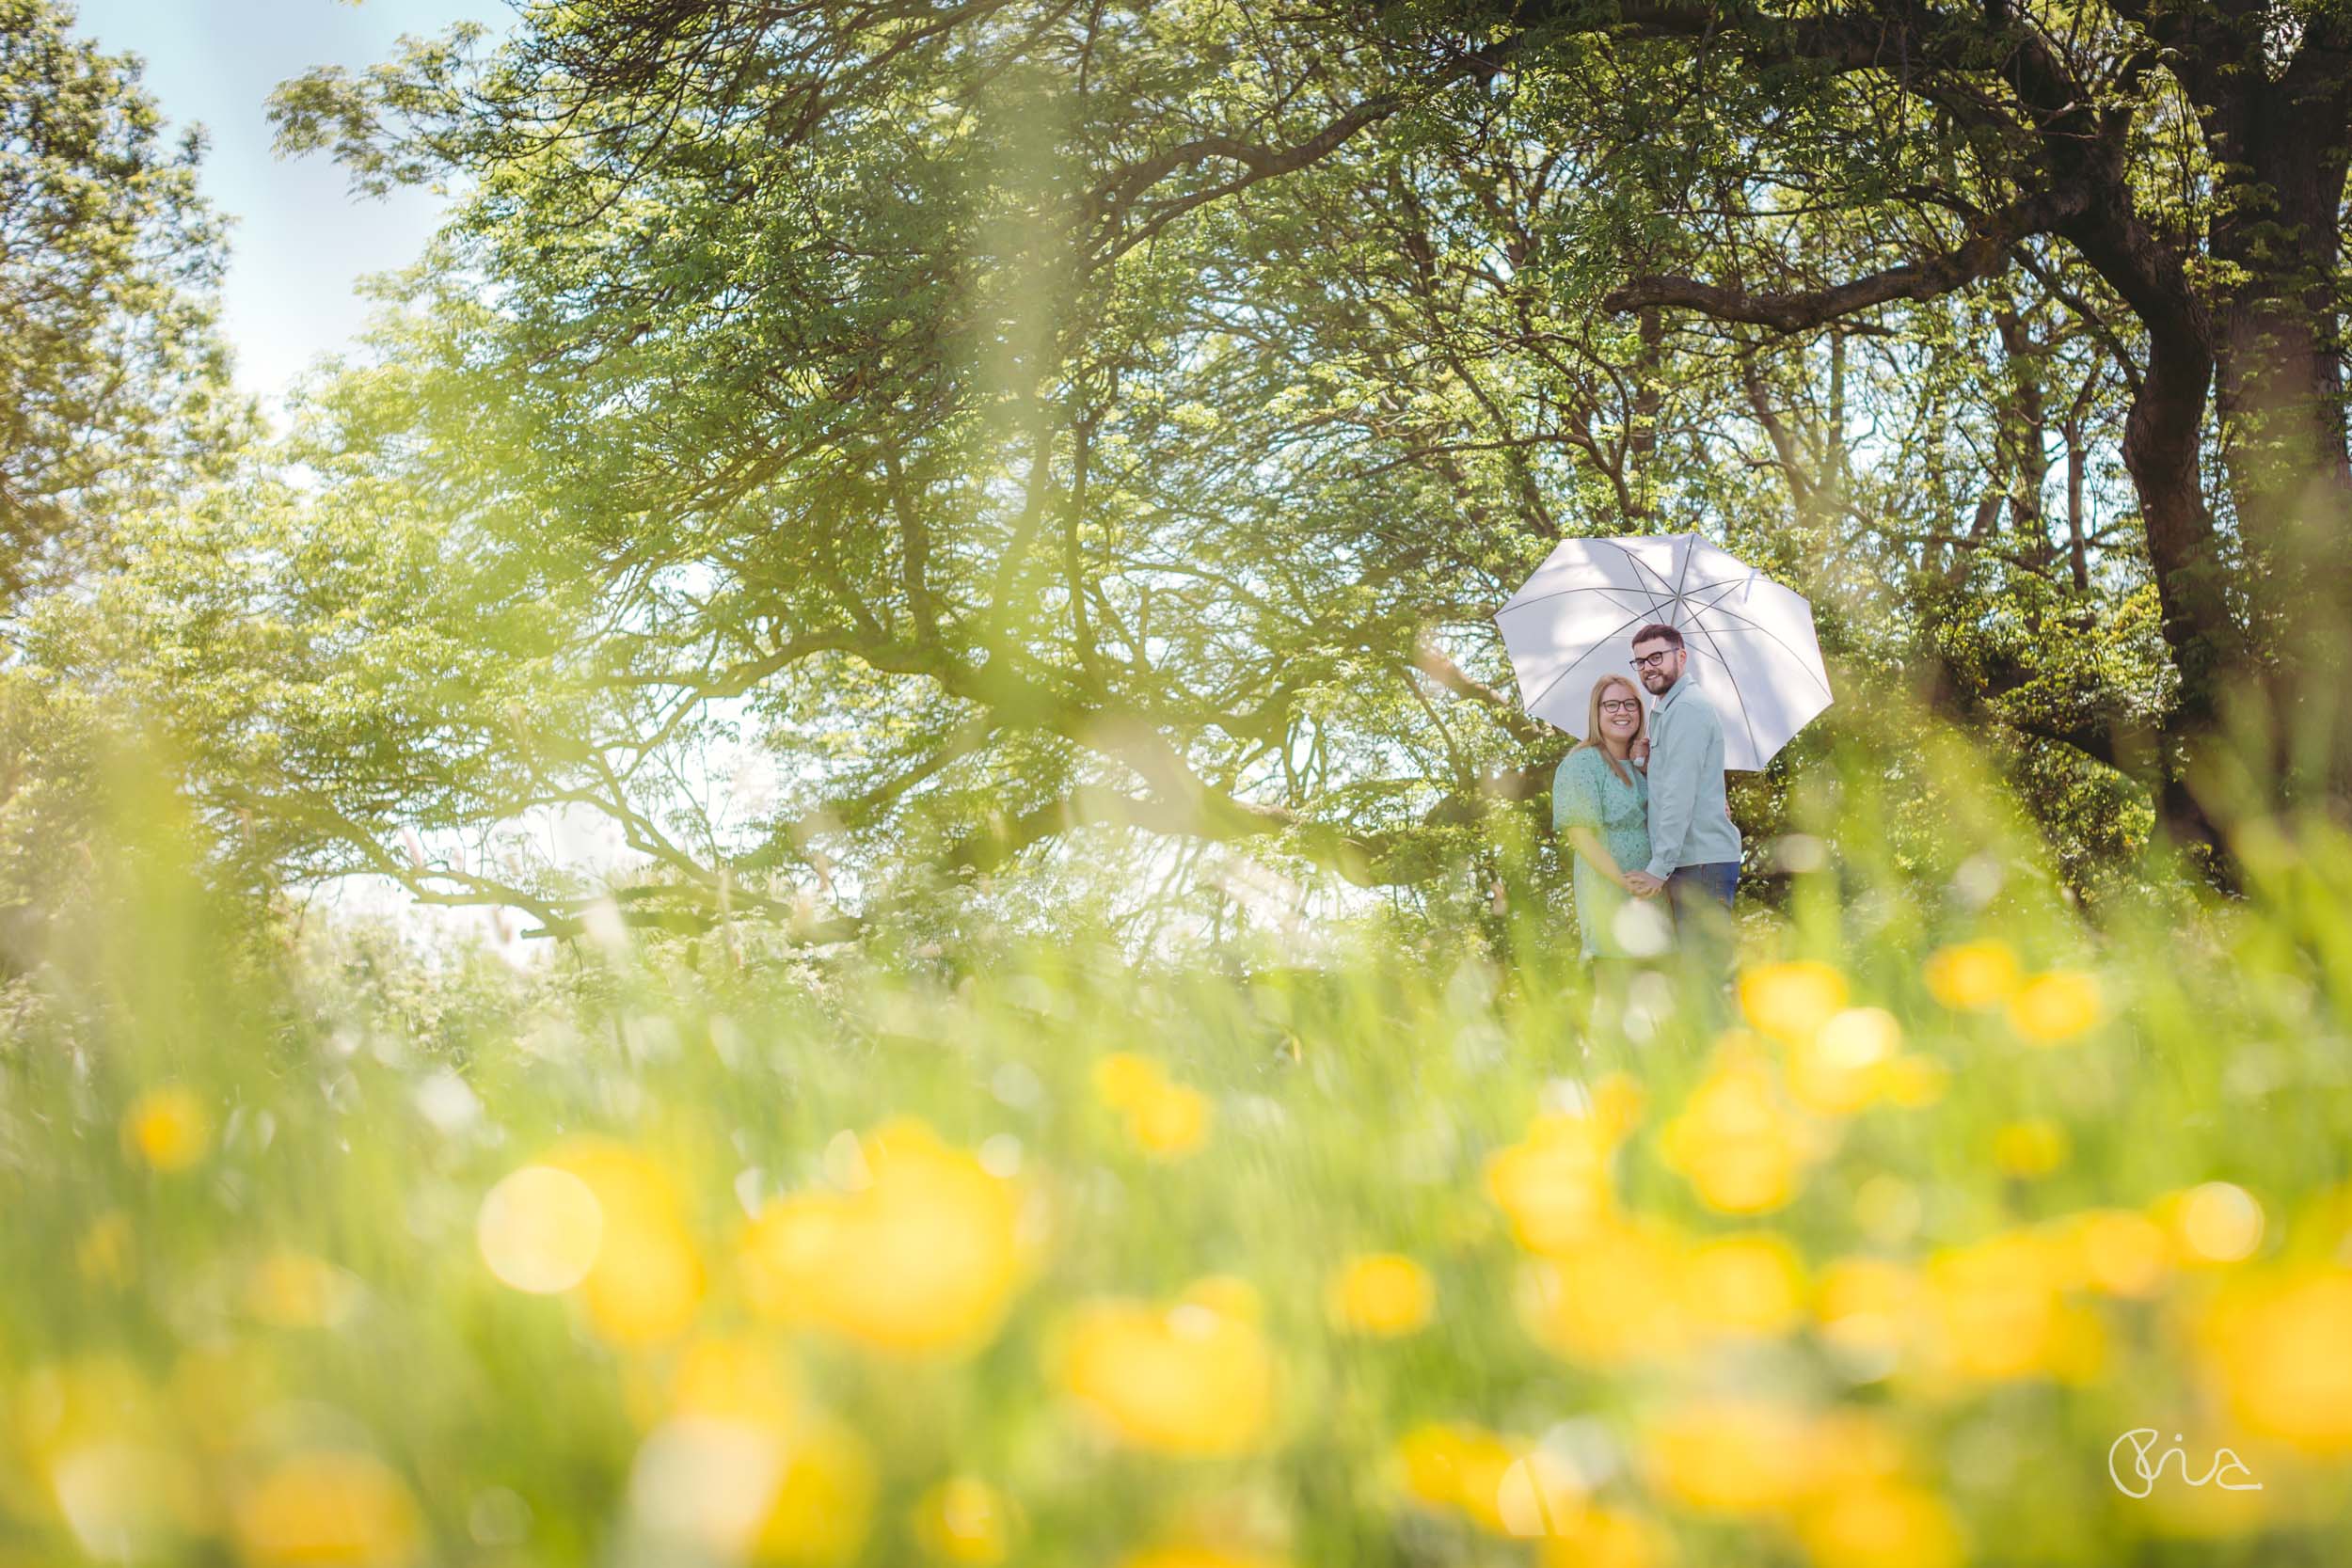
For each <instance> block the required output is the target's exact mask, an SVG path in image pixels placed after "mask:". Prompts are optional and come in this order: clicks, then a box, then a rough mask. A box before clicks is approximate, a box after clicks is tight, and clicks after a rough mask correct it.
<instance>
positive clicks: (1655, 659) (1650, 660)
mask: <svg viewBox="0 0 2352 1568" xmlns="http://www.w3.org/2000/svg"><path fill="white" fill-rule="evenodd" d="M1673 652H1674V650H1673V649H1672V648H1661V649H1659V650H1658V651H1657V652H1656V653H1654V654H1637V655H1635V656H1634V657H1633V659H1632V664H1633V668H1635V669H1636V670H1655V669H1657V668H1658V667H1659V666H1660V665H1661V664H1663V663H1665V662H1666V656H1667V655H1668V654H1670V653H1673Z"/></svg>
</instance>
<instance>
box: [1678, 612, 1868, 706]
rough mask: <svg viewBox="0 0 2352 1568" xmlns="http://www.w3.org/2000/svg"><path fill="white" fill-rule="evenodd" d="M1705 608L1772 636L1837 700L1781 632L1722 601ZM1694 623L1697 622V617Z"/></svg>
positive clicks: (1831, 699)
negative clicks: (1727, 606)
mask: <svg viewBox="0 0 2352 1568" xmlns="http://www.w3.org/2000/svg"><path fill="white" fill-rule="evenodd" d="M1705 608H1706V609H1708V610H1713V611H1714V612H1715V613H1716V614H1718V615H1727V616H1729V617H1730V618H1731V619H1732V620H1735V621H1737V622H1739V623H1740V625H1741V626H1748V627H1751V628H1753V629H1754V630H1755V631H1756V634H1757V635H1758V636H1762V637H1769V638H1771V639H1772V641H1773V643H1774V644H1775V645H1776V646H1777V647H1778V648H1779V649H1780V651H1781V652H1782V653H1785V654H1787V655H1788V657H1790V658H1791V659H1793V660H1795V661H1796V665H1797V668H1799V669H1801V670H1803V671H1804V673H1806V674H1808V675H1812V676H1813V680H1814V683H1815V684H1816V685H1818V686H1820V689H1821V695H1822V696H1824V697H1827V698H1828V699H1829V700H1830V701H1831V702H1833V703H1834V702H1836V700H1837V693H1836V692H1835V691H1832V690H1831V689H1829V682H1828V681H1827V680H1826V679H1824V678H1823V677H1821V676H1820V675H1818V674H1815V673H1814V670H1813V666H1812V665H1811V664H1810V663H1808V662H1806V660H1805V657H1804V655H1803V654H1802V653H1799V652H1798V651H1797V650H1796V649H1794V648H1792V647H1790V646H1789V645H1788V643H1787V642H1786V641H1783V640H1782V638H1781V635H1780V633H1778V632H1776V631H1774V630H1773V629H1772V627H1770V626H1766V625H1764V623H1762V622H1761V621H1755V620H1751V619H1749V618H1748V617H1747V616H1745V615H1742V614H1740V612H1739V611H1738V610H1725V609H1724V607H1723V605H1722V604H1721V603H1720V602H1717V603H1712V604H1708V605H1707V606H1706V607H1705ZM1692 624H1693V625H1696V624H1697V623H1696V621H1695V619H1694V620H1693V622H1692Z"/></svg>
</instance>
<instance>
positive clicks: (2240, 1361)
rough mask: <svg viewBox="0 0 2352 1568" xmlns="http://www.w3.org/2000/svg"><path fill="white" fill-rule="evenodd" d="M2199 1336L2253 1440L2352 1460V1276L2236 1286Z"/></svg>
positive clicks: (2261, 1278) (2209, 1366) (2282, 1276)
mask: <svg viewBox="0 0 2352 1568" xmlns="http://www.w3.org/2000/svg"><path fill="white" fill-rule="evenodd" d="M2196 1334H2197V1339H2198V1343H2199V1345H2200V1347H2201V1358H2202V1362H2203V1370H2204V1372H2205V1375H2206V1377H2207V1379H2208V1380H2209V1381H2210V1382H2211V1383H2212V1384H2213V1385H2215V1386H2217V1388H2218V1389H2219V1391H2220V1393H2221V1395H2222V1397H2223V1399H2224V1400H2226V1401H2227V1402H2228V1404H2229V1408H2230V1412H2231V1414H2232V1415H2233V1416H2234V1417H2236V1418H2237V1419H2238V1420H2239V1421H2241V1422H2243V1423H2244V1424H2245V1426H2246V1427H2247V1429H2248V1430H2249V1431H2251V1432H2254V1433H2260V1434H2262V1435H2264V1436H2266V1437H2274V1438H2277V1439H2278V1440H2280V1442H2283V1443H2287V1444H2290V1445H2292V1446H2293V1447H2295V1448H2296V1449H2302V1450H2303V1451H2304V1452H2306V1453H2312V1454H2325V1455H2342V1454H2347V1453H2352V1354H2346V1351H2345V1347H2346V1346H2352V1269H2346V1268H2343V1267H2310V1268H2296V1269H2292V1270H2280V1271H2276V1272H2271V1273H2265V1274H2264V1275H2258V1276H2255V1277H2251V1278H2247V1279H2242V1280H2239V1281H2235V1282H2233V1284H2232V1285H2230V1286H2229V1287H2227V1288H2226V1289H2225V1290H2224V1291H2223V1292H2222V1293H2221V1295H2220V1296H2219V1297H2218V1298H2217V1300H2216V1301H2215V1302H2214V1303H2213V1304H2212V1306H2211V1307H2208V1308H2207V1309H2206V1310H2205V1311H2204V1312H2203V1313H2202V1314H2201V1318H2200V1321H2199V1323H2198V1324H2197V1331H2196Z"/></svg>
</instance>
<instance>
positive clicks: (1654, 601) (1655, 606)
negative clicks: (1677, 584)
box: [1593, 539, 1674, 610]
mask: <svg viewBox="0 0 2352 1568" xmlns="http://www.w3.org/2000/svg"><path fill="white" fill-rule="evenodd" d="M1593 543H1594V544H1596V545H1606V546H1609V547H1610V548H1611V549H1613V550H1614V551H1616V552H1617V553H1618V554H1619V555H1621V556H1623V557H1625V558H1626V559H1627V560H1628V561H1630V562H1633V569H1634V571H1636V572H1648V573H1649V575H1650V576H1651V577H1654V578H1658V586H1659V587H1661V588H1665V589H1666V594H1667V595H1668V596H1667V598H1666V599H1665V600H1664V601H1663V602H1661V600H1660V599H1659V597H1658V595H1657V594H1650V592H1649V590H1648V589H1646V588H1645V589H1643V590H1642V592H1643V593H1645V594H1649V607H1650V609H1651V610H1672V609H1673V608H1674V597H1673V594H1674V590H1673V589H1672V588H1668V587H1667V585H1666V579H1665V578H1662V577H1659V575H1658V573H1657V572H1656V571H1655V570H1654V569H1653V568H1652V567H1651V566H1650V565H1649V563H1648V562H1645V561H1644V560H1643V559H1642V558H1641V557H1640V556H1638V555H1635V554H1634V553H1633V552H1632V551H1631V550H1629V549H1627V548H1626V547H1625V546H1623V545H1620V544H1618V543H1617V542H1616V541H1615V540H1614V539H1596V540H1594V541H1593ZM1636 581H1637V583H1638V581H1639V578H1636Z"/></svg>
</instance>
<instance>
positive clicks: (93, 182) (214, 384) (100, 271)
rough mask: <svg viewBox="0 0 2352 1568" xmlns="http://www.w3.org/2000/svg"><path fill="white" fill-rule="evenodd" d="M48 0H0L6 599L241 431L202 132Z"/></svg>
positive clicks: (0, 443)
mask: <svg viewBox="0 0 2352 1568" xmlns="http://www.w3.org/2000/svg"><path fill="white" fill-rule="evenodd" d="M72 22H73V13H72V10H70V9H68V8H63V7H60V6H57V5H55V4H52V3H51V0H0V611H4V610H6V608H7V607H8V604H9V603H10V602H11V601H12V600H14V599H16V598H17V597H18V596H19V595H21V594H24V592H25V591H26V590H28V589H31V588H35V587H39V586H42V585H46V584H54V583H56V582H58V581H60V580H63V579H64V578H68V577H70V576H71V575H72V571H73V570H74V569H75V567H76V566H77V565H78V564H81V563H83V560H84V556H85V553H86V546H88V545H89V544H90V543H91V542H92V541H93V540H94V539H96V538H97V537H99V536H101V535H103V532H104V531H105V529H106V527H107V524H108V521H109V519H110V518H111V517H112V516H114V515H117V514H119V512H121V511H122V510H124V509H125V508H127V507H130V506H134V505H136V504H139V503H140V502H141V501H142V500H143V499H152V498H154V497H156V496H159V495H163V494H167V493H168V492H169V491H170V489H172V488H173V487H176V486H177V485H178V484H180V483H184V482H186V481H188V480H189V479H190V478H192V477H194V476H195V475H196V474H197V473H198V471H199V470H200V469H201V468H202V467H204V465H205V464H206V462H207V460H208V459H211V458H213V457H215V455H216V454H218V453H219V452H220V451H222V450H223V449H224V448H226V447H229V446H232V445H233V444H234V443H235V441H236V440H237V439H239V438H240V437H241V436H243V435H244V434H245V431H246V425H247V422H248V421H249V420H250V418H251V415H250V413H249V411H248V410H246V408H244V407H243V406H242V405H241V404H240V401H239V400H238V399H236V398H235V397H234V396H233V395H232V394H231V393H230V389H229V367H228V353H227V350H226V348H225V347H224V346H223V344H222V342H221V340H220V338H219V336H218V334H217V333H216V332H215V326H214V310H215V301H214V291H215V287H216V285H217V284H218V281H219V277H220V270H221V267H222V264H223V261H224V260H225V247H224V244H223V230H222V224H221V222H220V220H219V218H218V217H217V216H216V215H215V214H213V212H212V211H211V210H210V209H209V208H208V207H207V206H206V205H205V203H204V201H203V199H202V198H201V197H200V196H199V194H198V191H197V184H196V170H197V162H198V158H199V154H200V152H201V150H202V143H201V141H200V139H199V137H198V136H197V135H194V134H191V135H188V136H187V137H185V138H183V140H182V141H181V143H180V144H179V145H177V146H167V145H164V144H163V142H162V140H161V118H160V116H159V115H158V113H157V111H156V107H155V103H154V101H153V99H152V98H151V97H150V96H149V95H148V94H147V93H146V92H145V91H143V90H142V89H141V88H140V87H139V82H138V66H137V64H136V62H135V60H132V59H129V58H127V57H122V56H117V55H103V54H101V53H100V52H99V51H98V50H97V49H96V48H95V47H94V46H93V45H91V44H90V43H88V42H87V41H85V40H77V39H75V38H74V37H72Z"/></svg>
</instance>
